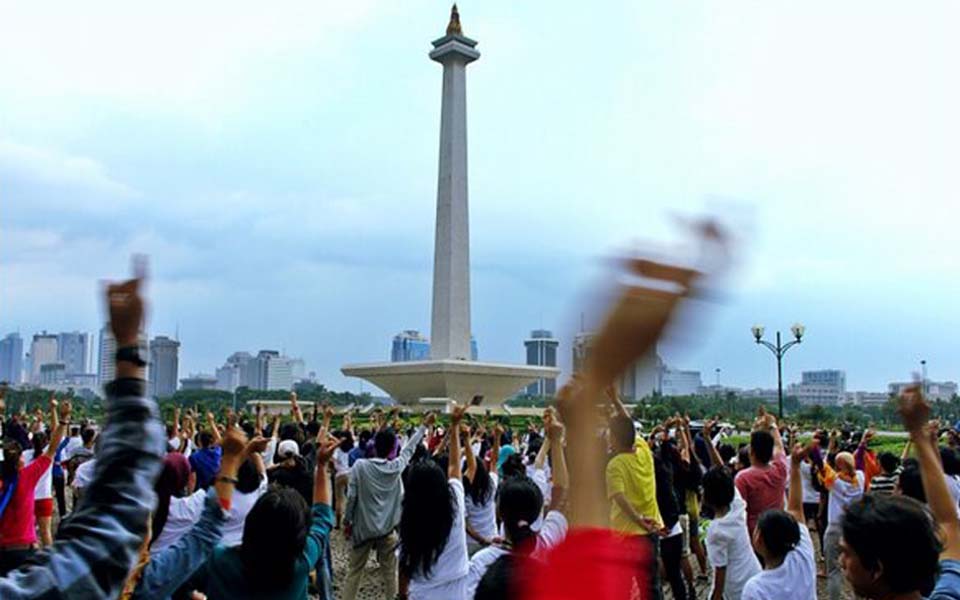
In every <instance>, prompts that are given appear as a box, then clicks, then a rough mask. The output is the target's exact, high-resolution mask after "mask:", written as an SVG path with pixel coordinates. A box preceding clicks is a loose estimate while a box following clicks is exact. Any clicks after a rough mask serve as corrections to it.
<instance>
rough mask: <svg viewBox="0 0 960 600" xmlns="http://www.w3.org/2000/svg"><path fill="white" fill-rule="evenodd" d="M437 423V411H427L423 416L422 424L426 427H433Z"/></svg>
mask: <svg viewBox="0 0 960 600" xmlns="http://www.w3.org/2000/svg"><path fill="white" fill-rule="evenodd" d="M436 423H437V413H435V412H428V413H427V416H425V417H424V418H423V424H424V426H426V427H433V426H434V425H435V424H436Z"/></svg>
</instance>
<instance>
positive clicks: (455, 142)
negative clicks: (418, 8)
mask: <svg viewBox="0 0 960 600" xmlns="http://www.w3.org/2000/svg"><path fill="white" fill-rule="evenodd" d="M476 44H477V43H476V42H475V41H474V40H471V39H470V38H467V37H465V36H464V35H463V32H462V30H461V29H460V15H459V13H458V12H457V6H456V5H454V6H453V10H452V11H451V15H450V24H449V25H448V26H447V35H445V36H444V37H442V38H440V39H438V40H436V41H434V42H433V47H434V49H433V51H432V52H430V58H431V59H432V60H435V61H437V62H439V63H441V64H442V65H443V100H442V108H441V115H440V161H439V163H440V164H439V176H438V178H437V230H436V242H435V245H434V255H433V314H432V318H431V326H430V358H431V359H433V360H442V359H448V358H452V359H458V360H470V358H471V352H470V335H471V330H470V225H469V203H468V201H467V90H466V85H467V78H466V71H467V68H466V67H467V65H468V64H469V63H471V62H473V61H475V60H476V59H478V58H480V53H479V52H477V51H476V50H474V46H476Z"/></svg>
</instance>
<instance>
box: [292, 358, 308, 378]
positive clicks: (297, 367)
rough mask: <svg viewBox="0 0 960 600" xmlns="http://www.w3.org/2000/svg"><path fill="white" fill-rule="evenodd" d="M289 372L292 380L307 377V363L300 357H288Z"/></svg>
mask: <svg viewBox="0 0 960 600" xmlns="http://www.w3.org/2000/svg"><path fill="white" fill-rule="evenodd" d="M290 374H291V376H292V377H293V381H294V382H297V381H302V380H303V379H306V377H307V363H306V361H304V360H303V359H302V358H291V359H290Z"/></svg>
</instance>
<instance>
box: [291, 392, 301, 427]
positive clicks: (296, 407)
mask: <svg viewBox="0 0 960 600" xmlns="http://www.w3.org/2000/svg"><path fill="white" fill-rule="evenodd" d="M290 416H291V417H293V422H294V423H296V424H298V425H299V424H302V423H303V413H302V412H300V404H299V403H298V402H297V393H296V392H290Z"/></svg>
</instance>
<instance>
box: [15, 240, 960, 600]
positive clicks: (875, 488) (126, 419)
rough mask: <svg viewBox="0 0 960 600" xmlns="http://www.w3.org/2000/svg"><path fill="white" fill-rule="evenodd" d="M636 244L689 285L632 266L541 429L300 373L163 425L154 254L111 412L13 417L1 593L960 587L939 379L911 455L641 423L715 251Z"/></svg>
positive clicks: (124, 310)
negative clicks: (290, 387)
mask: <svg viewBox="0 0 960 600" xmlns="http://www.w3.org/2000/svg"><path fill="white" fill-rule="evenodd" d="M703 235H704V236H705V237H710V236H716V235H717V233H716V231H714V230H712V229H710V228H705V229H704V231H703ZM629 267H630V269H631V271H632V272H633V273H634V274H636V275H640V276H641V279H644V278H645V279H647V280H650V279H655V280H660V281H661V282H666V283H669V284H671V285H670V286H663V285H660V286H652V287H650V288H645V287H639V285H640V284H639V283H638V284H635V285H633V286H628V287H627V288H626V289H625V290H623V291H622V293H621V294H620V295H619V296H618V300H617V302H616V303H615V304H614V305H613V307H612V309H611V311H610V313H609V314H608V316H607V319H606V321H605V324H604V326H603V327H602V328H601V330H600V331H599V332H598V334H597V336H596V338H595V339H594V343H593V347H592V353H591V355H590V357H589V358H588V360H587V363H586V365H585V368H584V370H583V372H582V373H581V374H580V375H578V376H577V377H574V378H573V379H572V380H571V381H570V382H569V383H568V384H567V385H566V386H565V387H564V388H563V389H562V390H561V391H560V392H559V394H558V396H557V398H556V403H555V406H554V407H552V408H548V409H546V410H545V411H544V413H543V416H542V420H540V421H539V422H537V423H536V424H530V425H529V426H528V427H527V428H526V429H525V430H514V429H512V428H511V427H509V426H508V425H506V424H505V423H501V422H497V421H488V420H486V419H484V418H483V417H478V416H476V415H471V414H469V411H468V410H467V407H465V406H462V405H461V406H458V405H456V404H455V403H452V404H451V406H450V407H449V410H448V411H447V414H444V415H437V414H434V413H429V414H425V415H402V414H401V413H400V412H399V411H396V410H394V411H390V412H386V413H385V412H382V411H375V412H374V413H373V414H372V416H371V418H370V419H369V420H368V421H367V422H366V423H359V419H357V422H355V419H356V417H355V415H351V414H343V415H337V414H335V411H334V410H333V409H331V408H329V407H324V408H323V409H322V410H321V409H319V408H318V407H317V406H314V407H313V410H312V412H311V415H310V418H309V419H308V418H307V416H306V415H304V413H303V410H302V409H301V407H300V405H299V403H298V401H297V398H296V396H295V395H292V396H291V404H290V414H289V416H286V415H284V416H281V415H273V416H271V415H268V414H266V413H265V411H264V410H263V409H262V407H260V406H253V407H250V412H249V413H245V412H240V413H238V414H234V413H233V412H231V411H228V412H227V413H226V414H225V415H222V417H221V418H220V419H219V420H218V419H217V417H216V416H215V415H214V414H213V413H211V412H204V413H202V414H201V413H198V412H197V411H196V410H194V409H180V408H177V409H176V410H175V412H174V414H173V415H172V419H170V420H169V422H168V423H166V424H164V423H162V421H161V419H160V416H159V414H158V410H157V406H156V403H155V402H154V401H153V400H151V399H150V398H148V397H146V395H145V384H144V381H143V374H144V371H143V368H144V363H143V361H142V359H141V358H140V357H139V355H138V353H137V338H138V333H139V331H140V330H141V328H142V325H143V298H142V296H141V292H140V280H141V278H140V277H138V278H135V279H133V280H130V281H127V282H125V283H122V284H115V285H111V286H109V287H108V289H107V310H108V312H109V317H110V326H111V328H112V333H113V335H114V336H115V338H116V340H117V345H118V351H117V356H116V368H117V379H116V380H115V381H114V382H113V383H112V384H111V385H110V386H109V389H108V395H109V398H108V400H107V402H106V417H105V419H104V421H103V423H101V424H93V423H77V424H74V423H72V422H71V414H72V410H71V405H70V403H69V402H67V401H61V402H57V401H56V400H55V399H51V401H50V405H49V410H48V411H47V413H42V412H38V413H36V414H34V415H30V416H28V415H23V414H15V415H11V416H10V418H9V419H3V423H4V430H3V441H4V443H3V462H2V465H0V472H2V487H0V598H4V599H7V598H10V599H17V598H116V597H121V598H149V599H157V598H204V597H205V598H217V599H219V598H291V599H294V598H296V599H300V598H308V597H318V598H321V599H332V598H334V597H339V598H342V599H344V600H354V599H355V598H356V597H357V595H358V590H359V588H360V585H361V583H362V580H363V579H364V578H365V577H367V576H368V574H367V564H368V561H369V560H370V558H371V555H373V556H374V557H375V559H376V560H375V564H376V568H377V571H376V573H375V576H376V577H377V578H378V579H379V580H380V585H382V588H383V590H384V597H385V599H386V600H392V599H393V598H409V599H412V600H424V599H435V600H473V599H476V600H487V599H493V598H507V599H510V598H515V599H534V600H540V599H547V598H550V599H557V598H560V599H564V598H571V599H573V598H577V599H584V600H586V599H589V600H606V599H608V598H609V599H613V598H618V599H619V598H624V599H625V598H643V599H646V598H661V597H663V593H664V590H669V591H670V593H671V594H672V597H673V598H675V599H677V600H684V599H688V598H690V599H692V598H696V597H697V583H698V581H701V582H705V583H706V582H708V584H709V590H710V591H709V595H710V598H711V599H712V600H721V599H727V600H737V599H745V600H765V599H771V598H783V599H797V600H808V599H813V598H816V597H817V579H818V571H819V574H820V575H821V576H823V577H825V578H826V581H827V590H828V595H829V597H830V598H831V600H834V599H836V598H839V597H840V595H841V593H842V590H843V587H844V582H846V583H847V584H849V585H850V586H851V587H852V589H853V591H854V592H855V593H856V594H857V595H858V596H860V597H864V598H875V599H889V598H921V597H925V598H932V599H935V600H944V599H960V458H958V455H957V453H956V448H955V446H956V441H955V440H956V437H955V436H954V435H953V434H952V433H949V432H948V433H947V435H946V439H945V440H944V441H945V443H944V444H943V445H941V440H942V438H943V435H942V434H944V430H943V429H942V428H941V427H940V426H939V424H938V423H936V422H931V421H930V409H929V405H928V404H927V403H926V402H925V400H924V399H923V397H922V393H921V390H920V389H919V388H911V389H909V390H907V391H906V392H904V393H903V395H902V397H901V399H900V404H901V406H900V410H901V416H902V420H903V425H904V427H905V429H906V431H907V432H908V434H909V439H910V444H909V447H908V448H906V449H904V451H903V453H902V455H901V456H894V455H891V454H888V453H881V454H879V455H877V454H876V453H875V452H874V451H873V450H871V440H872V437H873V434H872V432H870V431H867V432H863V433H862V434H860V435H858V436H849V435H844V434H840V433H838V432H825V431H817V432H813V434H812V435H810V434H806V435H804V434H802V433H799V432H796V431H793V430H792V429H791V428H790V427H788V426H787V424H786V423H782V422H778V420H777V419H776V418H775V417H774V416H773V415H770V414H767V413H766V412H765V411H763V410H761V411H760V413H759V414H758V416H757V418H756V421H755V422H754V425H753V431H752V433H751V435H750V439H749V442H748V443H746V444H744V445H743V446H742V447H740V448H735V447H733V446H732V445H730V444H728V443H727V440H726V438H724V435H723V434H722V433H721V432H720V431H719V428H718V427H717V426H716V423H715V422H714V421H706V422H704V423H702V425H701V424H696V423H691V421H690V420H689V418H687V417H685V416H680V415H677V416H675V417H673V418H671V419H668V420H667V421H666V422H664V423H662V424H660V425H658V426H656V427H653V428H652V429H651V430H649V431H646V430H644V429H643V428H642V427H640V426H639V424H638V423H636V422H634V420H633V419H632V418H631V416H630V415H629V414H628V413H627V411H626V409H625V407H624V406H623V404H622V403H621V401H620V399H619V398H618V396H617V394H616V392H615V391H614V387H613V382H614V381H615V380H616V378H617V377H618V376H619V375H620V374H621V373H622V372H623V370H624V369H625V368H626V366H627V365H629V364H631V363H632V362H634V361H635V360H636V359H637V358H638V357H640V356H643V355H644V353H646V352H648V351H649V349H650V348H652V347H653V345H654V344H655V343H656V342H657V339H658V338H659V337H660V335H661V333H662V331H663V330H664V328H665V327H666V326H667V324H668V323H669V322H670V321H671V320H672V317H673V314H674V312H675V310H676V308H677V307H678V305H679V304H680V303H681V302H682V301H683V299H684V298H686V297H687V296H688V295H689V294H690V292H691V290H693V289H694V285H695V283H696V281H697V280H698V278H699V277H700V274H699V273H697V272H695V271H693V270H690V269H685V268H680V267H675V266H672V265H667V264H660V263H654V262H650V261H646V260H638V261H633V262H631V263H630V265H629ZM0 406H2V399H0ZM268 421H269V422H268ZM98 426H99V427H100V429H99V431H98ZM67 490H71V493H70V494H69V495H68V494H67ZM54 497H55V498H56V504H55V505H54V501H53V500H54ZM54 515H56V517H57V519H56V521H55V520H54V518H53V517H54ZM54 522H56V523H57V526H56V527H55V528H54ZM54 529H55V530H54ZM704 530H705V534H704ZM334 535H342V536H344V538H345V543H347V544H348V545H349V552H348V554H349V556H348V564H347V568H346V574H345V576H344V577H342V578H341V579H339V580H338V579H336V578H335V577H334V570H333V565H332V550H331V539H332V536H334ZM814 535H815V536H816V539H817V540H819V544H816V545H815V544H814V539H815V538H814ZM701 587H703V586H701ZM334 590H336V592H337V593H336V595H335V593H334Z"/></svg>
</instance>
